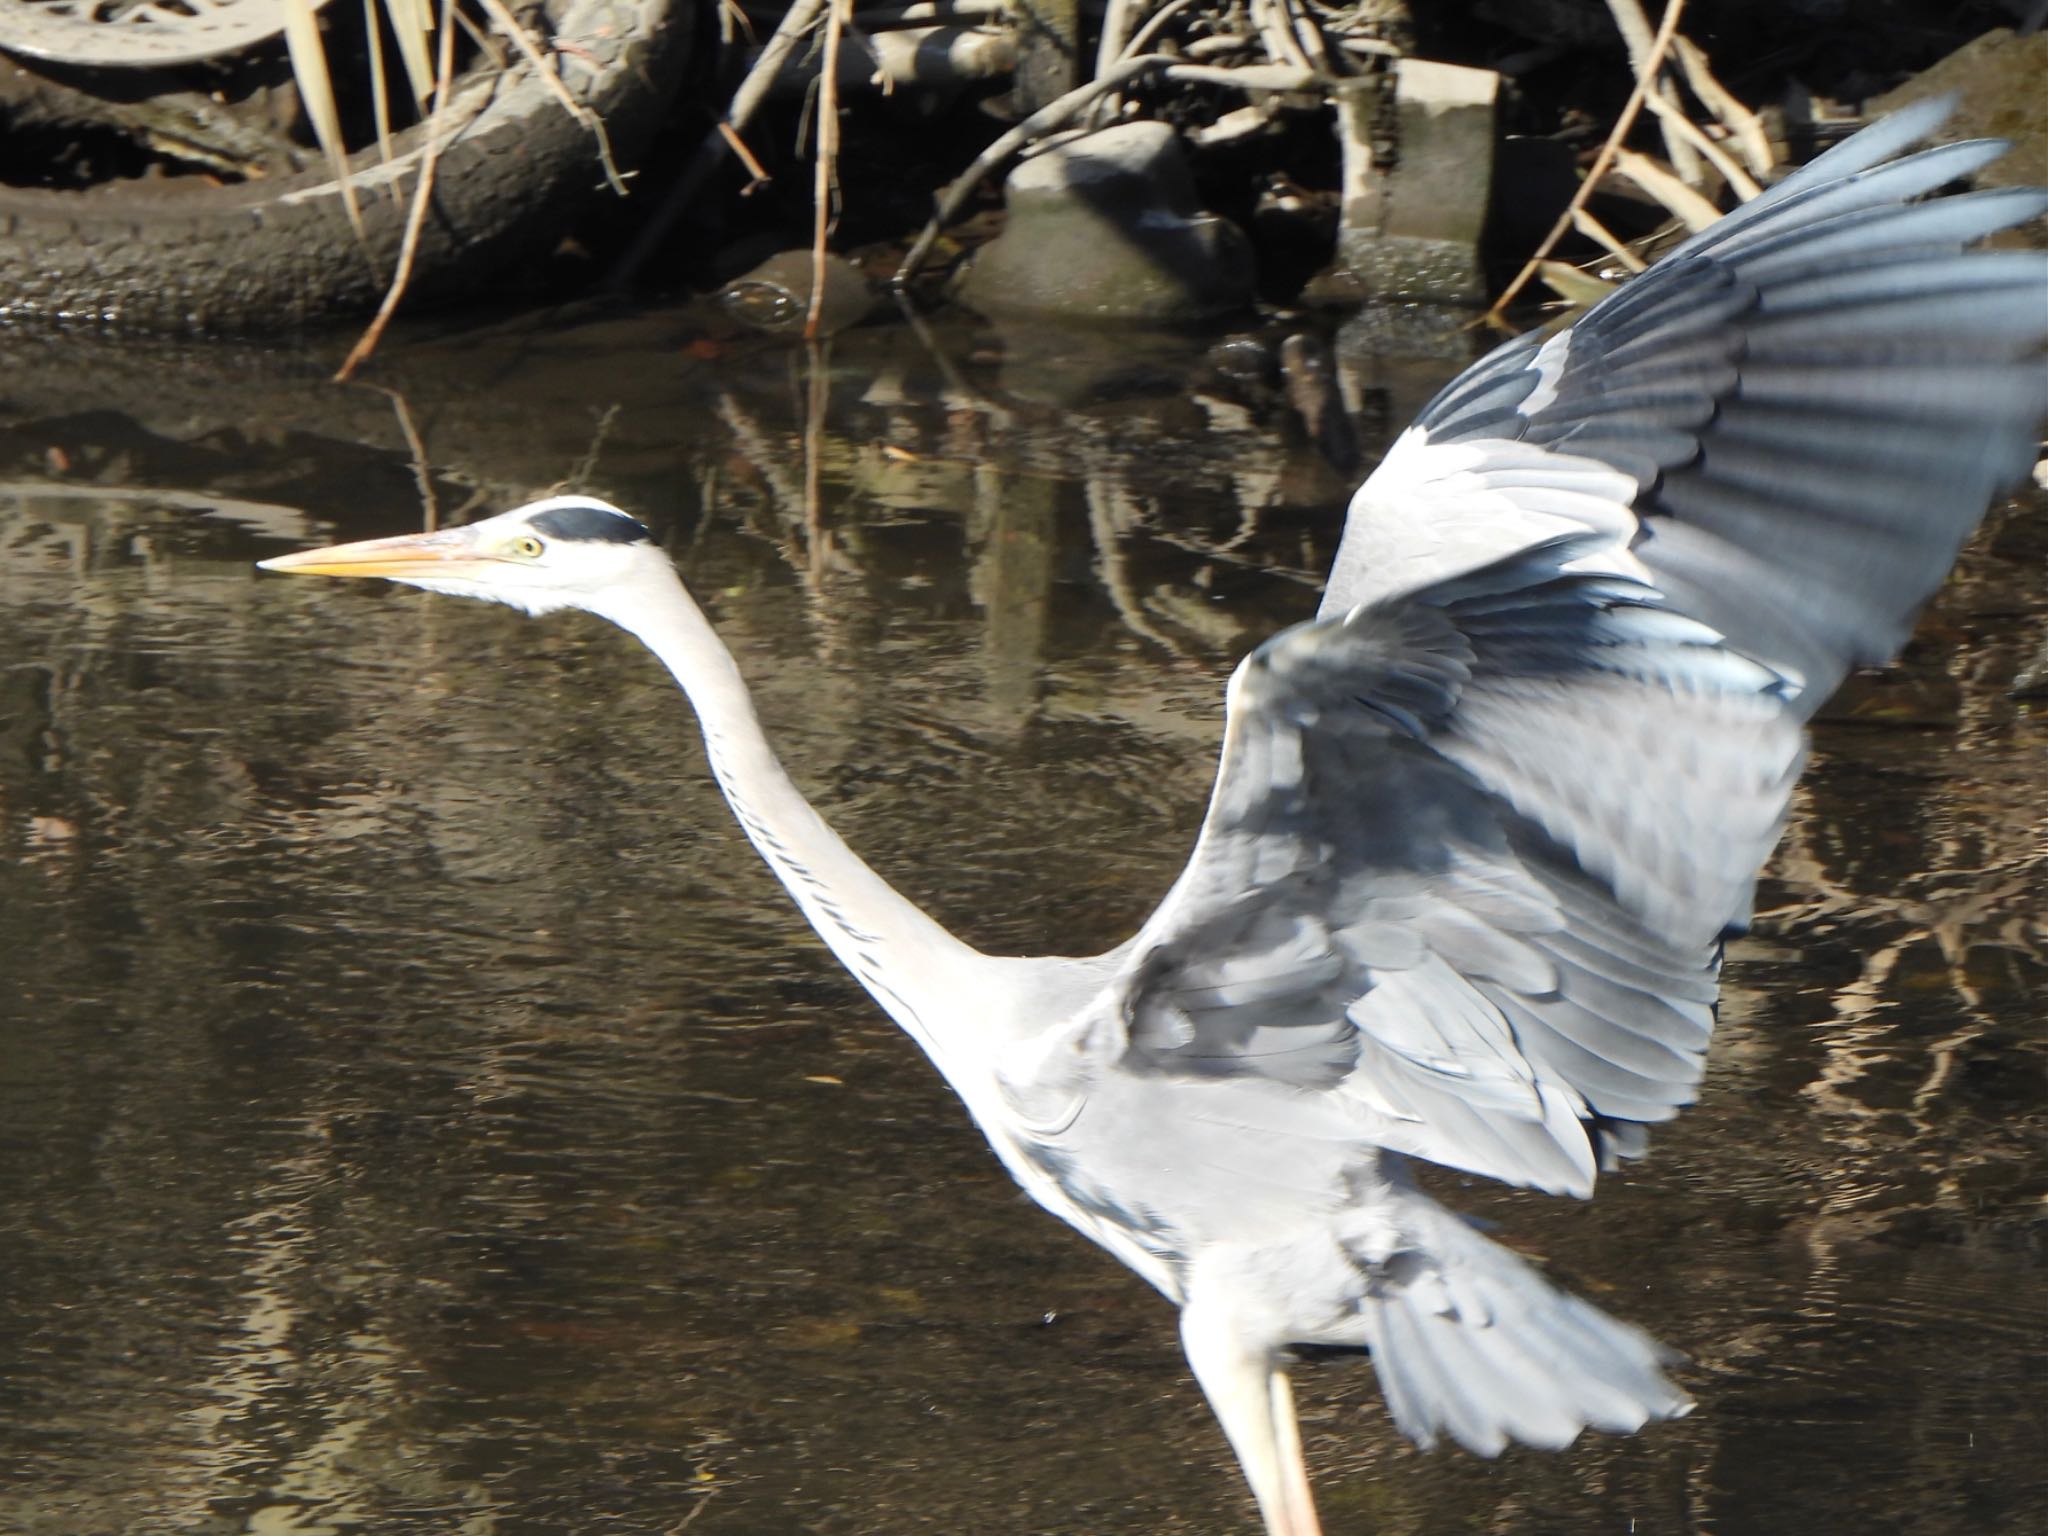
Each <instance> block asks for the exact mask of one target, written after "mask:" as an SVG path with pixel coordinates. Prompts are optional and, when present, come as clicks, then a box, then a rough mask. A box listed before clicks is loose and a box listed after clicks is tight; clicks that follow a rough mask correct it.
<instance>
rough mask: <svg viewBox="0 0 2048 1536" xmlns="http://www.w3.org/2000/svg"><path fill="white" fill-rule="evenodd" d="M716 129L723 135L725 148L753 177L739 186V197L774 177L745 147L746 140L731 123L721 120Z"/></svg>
mask: <svg viewBox="0 0 2048 1536" xmlns="http://www.w3.org/2000/svg"><path fill="white" fill-rule="evenodd" d="M718 131H719V132H720V133H722V134H724V135H725V145H726V148H728V149H730V150H731V151H732V152H733V154H734V156H735V157H736V158H737V159H738V160H739V162H740V164H741V165H744V166H745V167H746V168H747V174H748V175H749V176H751V177H753V178H754V179H753V180H752V181H751V182H749V183H748V184H747V185H746V186H744V187H742V188H740V196H741V197H745V196H746V195H747V194H748V193H749V192H751V191H753V190H754V188H756V187H759V186H765V185H766V184H767V183H768V182H770V181H772V180H773V179H774V178H773V177H771V176H770V175H769V174H768V171H767V168H766V167H765V166H763V165H762V164H761V162H760V161H759V160H756V159H755V158H754V152H753V151H752V150H751V149H749V148H747V141H746V140H745V139H743V138H741V137H740V136H739V135H738V134H737V133H735V132H733V127H732V124H731V123H727V122H721V123H720V124H719V125H718Z"/></svg>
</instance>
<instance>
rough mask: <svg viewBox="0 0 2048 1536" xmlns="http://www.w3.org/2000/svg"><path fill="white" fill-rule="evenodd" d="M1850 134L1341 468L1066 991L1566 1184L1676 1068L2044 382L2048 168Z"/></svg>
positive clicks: (1639, 1136) (1689, 1053)
mask: <svg viewBox="0 0 2048 1536" xmlns="http://www.w3.org/2000/svg"><path fill="white" fill-rule="evenodd" d="M1944 111H1945V106H1943V105H1942V104H1937V105H1936V106H1935V107H1931V108H1928V109H1925V110H1914V111H1910V112H1907V113H1904V114H1901V115H1900V116H1898V117H1895V118H1892V119H1888V120H1886V121H1885V122H1883V123H1880V124H1878V125H1877V126H1876V127H1874V128H1873V129H1871V130H1868V131H1867V132H1865V133H1863V134H1861V135H1858V136H1857V137H1856V138H1854V139H1851V140H1849V141H1848V142H1846V143H1845V144H1843V145H1842V146H1840V147H1839V148H1838V149H1836V150H1835V151H1833V152H1831V153H1830V154H1829V155H1827V156H1824V157H1823V158H1822V159H1821V160H1819V161H1816V162H1815V163H1814V164H1813V165H1811V166H1809V167H1807V168H1806V169H1805V170H1804V171H1802V172H1800V173H1798V174H1797V175H1795V176H1794V177H1792V178H1790V179H1789V180H1787V181H1786V182H1784V183H1781V184H1780V185H1779V186H1778V187H1777V188H1775V189H1773V191H1772V192H1771V193H1770V194H1768V195H1767V196H1766V197H1764V198H1762V199H1759V200H1758V201H1757V202H1755V203H1752V204H1751V205H1749V206H1748V207H1746V208H1744V209H1742V210H1741V211H1739V212H1738V213H1735V214H1733V215H1731V216H1730V217H1729V218H1727V219H1725V220H1723V221H1722V222H1721V223H1720V224H1718V225H1716V226H1715V227H1714V228H1713V229H1710V230H1708V231H1705V232H1704V233H1703V234H1701V235H1699V236H1697V237H1695V238H1694V239H1693V240H1692V241H1690V242H1688V243H1687V244H1686V245H1685V246H1683V247H1681V248H1680V249H1679V250H1678V251H1676V252H1674V253H1673V255H1672V256H1671V257H1670V258H1667V260H1666V261H1664V262H1662V263H1660V264H1659V265H1658V266H1657V267H1655V268H1653V269H1652V270H1651V271H1650V272H1649V273H1648V274H1646V275H1645V276H1643V277H1641V278H1639V279H1637V280H1636V281H1635V282H1633V283H1631V284H1630V285H1629V286H1628V287H1627V288H1625V289H1623V290H1622V291H1621V292H1620V293H1618V294H1616V295H1614V296H1613V297H1612V298H1610V299H1608V300H1606V301H1604V302H1603V303H1601V304H1600V305H1598V306H1596V307H1595V308H1594V309H1593V310H1592V311H1591V312H1589V313H1588V314H1587V316H1586V317H1585V318H1584V319H1583V320H1581V321H1580V323H1579V324H1578V325H1577V327H1575V328H1574V329H1573V330H1571V331H1569V332H1566V333H1563V334H1562V335H1560V336H1557V337H1553V338H1551V339H1550V340H1548V341H1543V342H1537V341H1524V342H1517V343H1512V344H1510V345H1509V346H1507V347H1505V348H1503V349H1501V350H1500V351H1499V352H1497V353H1495V354H1494V355H1493V356H1492V357H1490V358H1488V359H1486V360H1485V361H1483V362H1481V363H1480V364H1478V365H1477V366H1476V367H1475V368H1473V369H1472V370H1471V371H1470V372H1469V373H1467V374H1466V375H1465V376H1464V377H1463V378H1462V379H1460V380H1459V381H1457V382H1456V383H1454V384H1453V385H1452V386H1451V387H1450V388H1449V389H1447V390H1446V391H1445V392H1444V393H1443V394H1442V395H1441V396H1440V397H1439V398H1438V399H1437V401H1436V402H1435V403H1434V404H1433V405H1431V406H1430V407H1429V409H1428V410H1426V411H1425V412H1424V414H1423V416H1422V418H1421V420H1420V422H1419V423H1418V425H1417V426H1416V427H1415V428H1413V429H1411V431H1410V433H1409V434H1407V435H1406V436H1404V438H1403V439H1402V441H1401V442H1400V443H1399V444H1398V445H1397V446H1396V447H1395V449H1394V450H1393V452H1392V453H1391V454H1390V455H1389V456H1388V459H1387V461H1386V462H1385V463H1384V464H1383V465H1382V467H1381V469H1380V470H1379V471H1378V472H1377V473H1376V474H1375V475H1374V476H1373V478H1372V479H1371V480H1370V481H1368V482H1367V484H1366V485H1365V486H1364V487H1363V488H1362V489H1361V490H1360V492H1359V494H1358V497H1357V499H1356V501H1355V502H1354V505H1353V510H1352V515H1351V522H1350V525H1349V527H1348V529H1347V532H1346V535H1345V540H1344V544H1343V546H1342V548H1341V550H1340V552H1339V557H1338V562H1337V568H1336V571H1335V572H1334V574H1333V577H1332V583H1331V593H1330V598H1329V600H1328V601H1326V603H1325V607H1324V616H1323V617H1322V618H1321V619H1319V620H1318V621H1317V622H1315V623H1313V624H1308V625H1303V626H1300V627H1298V628H1296V629H1293V630H1290V631H1288V632H1286V633H1283V634H1281V635H1279V636H1277V637H1276V638H1275V639H1273V640H1272V641H1270V642H1268V643H1267V644H1266V645H1265V646H1263V647H1261V648H1260V649H1259V650H1258V651H1257V652H1255V653H1254V654H1253V655H1252V656H1250V657H1248V658H1247V659H1246V661H1245V662H1244V663H1243V665H1242V666H1240V668H1239V669H1238V672H1237V674H1236V675H1235V676H1234V677H1233V679H1232V683H1231V690H1230V698H1229V724H1228V729H1227V734H1226V738H1225V743H1224V750H1223V761H1222V767H1221V770H1220V773H1219V776H1218V780H1217V784H1216V789H1215V794H1214V798H1213V800H1212V802H1211V804H1210V808H1209V815H1208V819H1207V821H1206V823H1205V825H1204V827H1203V830H1202V835H1201V838H1200V841H1199V843H1198V845H1197V847H1196V850H1195V854H1194V857H1193V859H1192V861H1191V862H1190V864H1189V866H1188V869H1187V870H1186V872H1185V873H1184V874H1183V876H1182V878H1181V880H1180V881H1179V882H1178V883H1177V884H1176V886H1175V888H1174V890H1173V891H1172V893H1171V894H1170V895H1169V896H1168V898H1167V900H1166V901H1165V902H1164V903H1163V904H1162V905H1161V907H1160V908H1159V910H1158V911H1157V912H1156V913H1155V914H1154V915H1153V917H1152V919H1151V920H1150V921H1149V922H1148V923H1147V925H1146V926H1145V928H1144V930H1143V931H1142V932H1141V933H1140V934H1139V936H1138V938H1137V940H1136V941H1135V942H1134V943H1133V945H1132V946H1131V947H1130V949H1129V950H1128V951H1127V955H1128V960H1127V962H1126V965H1125V968H1124V970H1123V971H1122V973H1121V974H1120V975H1119V976H1118V977H1117V978H1116V979H1115V980H1114V981H1113V982H1112V983H1111V984H1110V986H1109V988H1108V989H1107V991H1106V993H1105V995H1104V997H1103V999H1102V1009H1101V1010H1099V1011H1097V1012H1096V1015H1095V1016H1096V1017H1098V1018H1100V1017H1103V1016H1104V1014H1105V1013H1106V1014H1107V1016H1108V1017H1110V1018H1113V1019H1115V1020H1116V1021H1118V1025H1119V1026H1120V1028H1121V1032H1122V1033H1121V1047H1122V1053H1123V1055H1122V1059H1123V1062H1124V1065H1125V1066H1126V1068H1127V1069H1130V1070H1136V1071H1144V1072H1159V1073H1182V1074H1196V1075H1216V1074H1226V1075H1256V1076H1259V1077H1262V1078H1265V1079H1268V1080H1271V1081H1274V1082H1276V1083H1283V1084H1292V1085H1295V1086H1296V1087H1298V1088H1299V1089H1301V1090H1303V1091H1307V1092H1313V1093H1315V1094H1317V1095H1318V1097H1320V1098H1321V1099H1322V1100H1323V1101H1324V1102H1325V1103H1336V1104H1339V1105H1344V1106H1348V1107H1352V1108H1355V1110H1356V1112H1357V1115H1358V1117H1359V1123H1360V1125H1361V1127H1362V1130H1364V1131H1365V1132H1366V1133H1368V1134H1370V1135H1371V1136H1372V1137H1373V1139H1375V1140H1377V1141H1379V1142H1380V1143H1381V1144H1383V1145H1386V1146H1389V1147H1392V1148H1394V1149H1395V1150H1399V1151H1403V1152H1407V1153H1411V1154H1413V1155H1416V1156H1420V1157H1424V1158H1428V1159H1431V1160H1433V1161H1436V1162H1440V1163H1445V1164H1449V1165H1451V1166H1454V1167H1459V1168H1464V1169H1468V1170H1471V1171H1473V1172H1477V1173H1482V1174H1487V1175H1491V1176H1493V1177H1497V1178H1501V1179H1506V1180H1509V1181H1512V1182H1515V1183H1520V1184H1528V1185H1533V1186H1536V1187H1540V1188H1543V1189H1548V1190H1555V1191H1570V1192H1574V1193H1585V1192H1587V1191H1589V1190H1590V1188H1591V1186H1592V1182H1593V1177H1594V1172H1595V1169H1596V1166H1597V1165H1598V1164H1599V1163H1600V1162H1601V1161H1602V1160H1603V1159H1604V1158H1605V1157H1606V1156H1608V1155H1611V1154H1620V1155H1629V1154H1632V1153H1634V1152H1637V1151H1639V1150H1640V1149H1641V1147H1642V1144H1643V1133H1642V1129H1641V1128H1642V1126H1643V1125H1645V1124H1648V1123H1653V1122H1656V1121H1659V1120H1663V1119H1667V1118H1669V1117H1670V1116H1672V1115H1673V1114H1675V1113H1676V1112H1677V1110H1678V1109H1679V1108H1680V1107H1681V1106H1682V1105H1684V1104H1686V1103H1688V1102H1690V1100H1691V1099H1692V1097H1693V1093H1694V1090H1695V1087H1696V1085H1697V1083H1698V1080H1699V1077H1700V1072H1701V1067H1702V1062H1703V1058H1704V1053H1705V1050H1706V1045H1707V1041H1708V1037H1709V1035H1710V1033H1711V1030H1712V1027H1713V1004H1714V999H1715V996H1716V990H1717V975H1718V968H1719V955H1720V943H1721V940H1722V938H1723V936H1724V935H1725V934H1726V933H1727V932H1729V931H1730V930H1731V929H1734V928H1738V927H1739V926H1740V925H1741V924H1742V923H1743V921H1744V920H1745V919H1746V916H1747V913H1748V908H1749V900H1750V891H1751V885H1752V882H1753V880H1754V878H1755V875H1756V872H1757V870H1758V868H1759V866H1760V865H1761V864H1762V862H1763V860H1764V858H1765V857H1766V856H1767V855H1768V853H1769V852H1770V849H1771V847H1772V845H1773V843H1774V842H1775V841H1776V838H1777V835H1778V829H1779V826H1780V823H1781V821H1782V818H1783V816H1784V812H1785V807H1786V803H1787V800H1788V797H1789V795H1790V791H1791V785H1792V782H1793V779H1794V777H1795V776H1796V774H1797V771H1798V767H1799V763H1800V759H1801V753H1802V743H1803V735H1802V723H1803V721H1804V719H1805V718H1806V717H1807V716H1808V715H1809V714H1810V713H1811V712H1812V710H1813V708H1815V707H1817V705H1818V703H1819V701H1820V699H1821V698H1823V697H1824V696H1825V695H1826V693H1827V692H1828V691H1830V690H1831V689H1832V688H1833V686H1834V685H1835V683H1836V682H1837V681H1838V680H1839V679H1840V677H1841V675H1842V674H1843V672H1844V671H1846V670H1847V669H1848V668H1849V667H1852V666H1855V665H1858V664H1861V663H1866V662H1871V661H1877V660H1881V659H1883V658H1885V657H1887V656H1889V655H1890V654H1891V652H1892V651H1893V650H1894V649H1895V648H1896V647H1897V645H1898V644H1899V643H1900V642H1901V640H1902V639H1903V638H1904V636H1905V634H1906V633H1907V630H1908V628H1909V626H1910V623H1911V620H1912V616H1913V614H1914V613H1915V611H1916V610H1917V609H1918V607H1919V605H1920V604H1921V603H1922V602H1923V601H1924V600H1925V598H1926V596H1927V595H1928V593H1929V592H1930V591H1931V590H1932V589H1933V587H1934V586H1935V585H1936V584H1938V583H1939V581H1940V580H1941V578H1942V576H1943V575H1944V574H1945V573H1946V571H1947V569H1948V566H1949V564H1950V562H1951V561H1952V560H1953V558H1954V554H1955V551H1956V548H1957V547H1958V545H1959V544H1960V543H1961V541H1962V539H1963V538H1964V537H1965V536H1966V535H1967V533H1968V531H1969V530H1970V528H1971V527H1972V526H1974V524H1975V522H1976V520H1977V518H1978V517H1979V516H1980V515H1981V514H1982V512H1983V510H1984V507H1985V504H1986V502H1987V501H1988V499H1989V498H1990V496H1991V495H1992V494H1993V493H1994V491H1995V490H1996V489H1997V488H1998V487H1999V486H2000V485H2002V484H2004V483H2007V482H2010V481H2011V480H2013V479H2016V478H2017V477H2018V476H2019V475H2021V474H2023V473H2024V471H2025V468H2026V466H2027V465H2028V464H2029V463H2030V462H2031V457H2032V452H2033V446H2034V433H2035V431H2036V429H2037V427H2038V424H2039V422H2040V420H2041V417H2042V414H2043V412H2044V410H2048V379H2044V377H2043V367H2042V362H2041V358H2040V355H2039V354H2040V349H2041V346H2042V342H2043V337H2044V332H2048V263H2044V259H2043V258H2042V257H2040V256H2039V255H2036V254H2026V253H2019V254H2008V253H1996V254H1990V255H1971V256H1965V255H1963V254H1961V249H1962V246H1963V245H1964V243H1965V242H1967V241H1969V240H1972V239H1975V238H1977V237H1978V236H1981V235H1983V234H1985V233H1987V232H1989V231H1991V230H1994V229H1998V228H2001V227H2004V226H2006V225H2009V224H2012V223H2016V222H2019V221H2020V220H2023V219H2026V218H2029V217H2032V216H2034V215H2035V214H2038V213H2040V212H2042V211H2043V210H2044V209H2048V194H2040V193H2033V192H2022V193H2004V192H2000V193H1988V194H1966V195H1962V196H1953V197H1946V198H1940V199H1936V200H1934V201H1931V202H1925V203H1912V202H1909V199H1912V198H1915V197H1919V196H1921V195H1923V194H1925V193H1928V192H1931V191H1933V190H1935V189H1936V188H1938V187H1940V186H1942V185H1944V184H1946V183H1947V182H1949V181H1950V180H1952V179H1953V178H1955V177H1956V176H1959V175H1962V174H1964V173H1966V172H1967V171H1969V170H1971V169H1974V168H1975V167H1977V166H1979V165H1982V164H1983V163H1984V162H1985V161H1986V160H1988V159H1989V158H1991V157H1992V156H1993V155H1995V154H1996V153H1997V152H1998V149H1999V146H1995V145H1985V144H1968V145H1954V146H1950V147H1948V148H1944V149H1937V150H1932V151H1928V152H1925V153H1922V154H1919V155H1914V156H1911V157H1909V158H1906V159H1894V158H1893V157H1894V156H1896V155H1897V154H1898V153H1899V151H1900V150H1902V149H1903V148H1905V147H1907V146H1908V145H1910V144H1911V143H1913V142H1915V141H1916V140H1918V139H1919V138H1921V137H1923V136H1924V135H1925V134H1926V133H1927V132H1929V131H1930V130H1931V129H1932V128H1933V127H1934V126H1936V125H1937V124H1938V122H1939V121H1940V117H1941V116H1942V114H1943V112H1944Z"/></svg>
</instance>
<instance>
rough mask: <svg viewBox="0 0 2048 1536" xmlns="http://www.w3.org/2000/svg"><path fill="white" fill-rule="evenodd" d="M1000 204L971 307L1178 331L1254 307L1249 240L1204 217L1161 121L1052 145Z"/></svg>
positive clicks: (1024, 168) (1014, 176) (978, 261)
mask: <svg viewBox="0 0 2048 1536" xmlns="http://www.w3.org/2000/svg"><path fill="white" fill-rule="evenodd" d="M1004 200H1005V203H1006V205H1007V208H1008V212H1009V218H1008V222H1007V223H1006V224H1005V225H1004V228H1003V232H1002V233H1001V234H1000V235H998V236H997V237H996V238H995V239H994V240H992V241H990V242H989V243H988V244H987V245H986V246H984V247H982V249H981V250H980V251H979V252H978V253H977V254H976V255H975V258H974V261H973V264H972V265H971V266H970V267H969V268H968V270H967V274H966V276H965V277H964V278H963V279H962V282H961V286H960V298H961V300H962V302H963V303H965V304H967V305H968V306H969V307H970V308H973V309H977V310H980V311H982V312H983V313H986V314H993V315H1000V314H1038V315H1066V316H1071V317H1075V318H1080V319H1093V320H1130V321H1150V322H1163V323H1168V324H1171V323H1176V322H1186V321H1192V320H1201V319H1207V318H1209V317H1211V316H1214V315H1219V314H1225V313H1228V312H1229V311H1231V310H1233V309H1238V308H1241V307H1243V306H1244V305H1246V304H1248V303H1249V302H1250V301H1251V296H1252V257H1251V245H1250V242H1248V241H1247V240H1246V239H1245V237H1244V234H1243V232H1242V231H1241V230H1239V229H1238V228H1237V226H1236V225H1234V224H1231V223H1230V222H1229V221H1228V220H1225V219H1220V218H1217V217H1216V216H1214V215H1213V214H1208V213H1204V212H1203V211H1202V210H1201V207H1200V205H1199V204H1198V203H1197V202H1196V200H1195V189H1194V179H1193V177H1192V176H1191V175H1190V174H1189V172H1188V166H1187V160H1186V157H1185V155H1184V153H1183V152H1182V149H1181V145H1180V139H1179V137H1178V136H1177V135H1176V134H1175V133H1174V131H1173V130H1172V129H1171V128H1169V127H1167V126H1166V125H1165V124H1164V123H1125V124H1120V125H1119V126H1117V127H1114V128H1105V129H1103V130H1102V131H1101V132H1099V133H1092V134H1089V135H1088V136H1087V137H1086V138H1082V139H1076V140H1073V141H1071V142H1069V143H1065V144H1059V145H1055V146H1054V147H1053V148H1051V149H1049V150H1047V151H1045V152H1044V153H1042V154H1040V155H1037V156H1035V157H1034V158H1032V159H1030V160H1027V161H1025V162H1024V163H1023V164H1022V165H1020V166H1018V167H1017V169H1016V170H1014V171H1012V172H1011V173H1010V177H1009V180H1008V181H1007V183H1005V187H1004Z"/></svg>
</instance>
